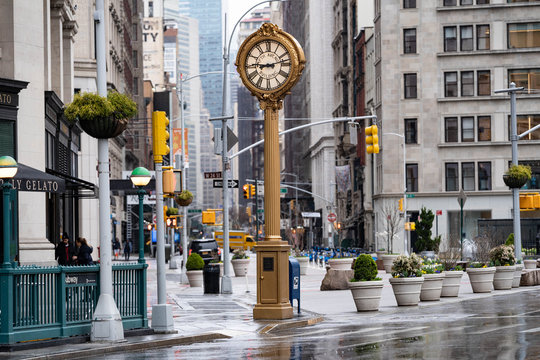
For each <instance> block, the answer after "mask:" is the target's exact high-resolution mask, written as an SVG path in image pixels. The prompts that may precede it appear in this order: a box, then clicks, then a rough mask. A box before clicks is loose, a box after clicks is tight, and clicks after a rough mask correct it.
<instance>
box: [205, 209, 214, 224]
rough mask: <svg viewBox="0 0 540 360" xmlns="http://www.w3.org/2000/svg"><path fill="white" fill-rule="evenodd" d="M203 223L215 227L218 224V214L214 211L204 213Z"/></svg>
mask: <svg viewBox="0 0 540 360" xmlns="http://www.w3.org/2000/svg"><path fill="white" fill-rule="evenodd" d="M202 223H203V224H211V225H214V224H215V223H216V213H215V212H213V211H203V212H202Z"/></svg>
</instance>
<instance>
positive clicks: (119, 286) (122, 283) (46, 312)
mask: <svg viewBox="0 0 540 360" xmlns="http://www.w3.org/2000/svg"><path fill="white" fill-rule="evenodd" d="M147 267H148V265H147V264H139V263H125V264H118V265H116V264H115V265H113V267H112V271H113V274H112V275H113V296H114V299H115V301H116V304H117V307H118V310H119V311H120V315H121V316H122V323H123V326H124V330H129V329H140V328H147V327H148V318H147V307H146V306H147V304H146V268H147ZM0 289H2V294H1V295H0V344H14V343H16V342H20V341H31V340H42V339H51V338H62V337H68V336H74V335H85V334H90V331H91V327H92V317H93V314H94V309H95V307H96V305H97V301H98V298H99V265H89V266H54V267H39V266H19V267H12V268H0Z"/></svg>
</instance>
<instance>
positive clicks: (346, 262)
mask: <svg viewBox="0 0 540 360" xmlns="http://www.w3.org/2000/svg"><path fill="white" fill-rule="evenodd" d="M353 260H354V258H338V259H328V265H330V268H332V269H335V270H350V269H351V265H352V262H353Z"/></svg>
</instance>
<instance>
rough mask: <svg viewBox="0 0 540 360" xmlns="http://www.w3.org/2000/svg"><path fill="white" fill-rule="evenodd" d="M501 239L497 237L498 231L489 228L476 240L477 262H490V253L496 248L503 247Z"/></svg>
mask: <svg viewBox="0 0 540 360" xmlns="http://www.w3.org/2000/svg"><path fill="white" fill-rule="evenodd" d="M498 238H500V237H499V236H497V230H496V229H495V228H494V227H487V228H486V229H484V230H483V231H482V233H481V234H480V235H478V236H477V237H475V238H474V243H475V245H476V254H475V256H474V258H475V260H476V261H479V262H488V261H489V251H490V250H491V249H493V248H494V247H496V246H498V245H501V241H500V240H498Z"/></svg>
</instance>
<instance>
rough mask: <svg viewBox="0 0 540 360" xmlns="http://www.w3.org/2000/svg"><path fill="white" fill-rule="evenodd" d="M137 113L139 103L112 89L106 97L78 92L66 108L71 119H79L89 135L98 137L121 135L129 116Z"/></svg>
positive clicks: (67, 115)
mask: <svg viewBox="0 0 540 360" xmlns="http://www.w3.org/2000/svg"><path fill="white" fill-rule="evenodd" d="M136 113H137V104H135V102H134V101H133V100H131V99H130V98H129V97H128V96H127V95H124V94H120V93H118V92H116V91H110V92H109V93H108V95H107V97H106V98H105V97H102V96H100V95H98V94H94V93H83V94H76V95H75V97H74V98H73V101H72V102H71V103H69V104H68V105H67V106H66V108H65V109H64V115H65V116H66V118H67V119H68V120H69V121H71V122H76V121H79V123H80V125H81V128H82V129H83V130H84V131H85V132H86V133H87V134H88V135H90V136H92V137H95V138H98V139H108V138H113V137H116V136H118V135H120V134H121V133H122V132H123V131H124V130H125V129H126V127H127V124H128V118H130V117H133V116H134V115H135V114H136Z"/></svg>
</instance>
